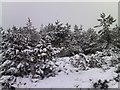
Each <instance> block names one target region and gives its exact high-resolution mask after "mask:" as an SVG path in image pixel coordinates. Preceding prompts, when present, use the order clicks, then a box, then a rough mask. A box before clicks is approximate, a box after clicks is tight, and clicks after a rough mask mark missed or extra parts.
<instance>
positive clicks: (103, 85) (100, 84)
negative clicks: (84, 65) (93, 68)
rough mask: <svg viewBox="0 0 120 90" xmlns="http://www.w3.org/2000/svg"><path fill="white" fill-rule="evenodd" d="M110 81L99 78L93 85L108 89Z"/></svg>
mask: <svg viewBox="0 0 120 90" xmlns="http://www.w3.org/2000/svg"><path fill="white" fill-rule="evenodd" d="M108 83H109V82H108V81H107V80H104V81H103V82H102V81H101V80H98V82H95V83H94V84H93V87H94V88H99V89H107V88H108V87H109V86H108Z"/></svg>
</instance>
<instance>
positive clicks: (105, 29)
mask: <svg viewBox="0 0 120 90" xmlns="http://www.w3.org/2000/svg"><path fill="white" fill-rule="evenodd" d="M100 17H101V18H100V19H98V21H99V22H100V25H97V26H95V27H102V29H101V30H99V31H98V34H99V35H100V39H99V42H100V43H102V44H103V45H104V44H105V45H104V46H103V45H102V46H103V47H102V48H104V49H108V48H110V44H111V43H112V37H111V34H112V33H111V30H110V26H111V25H112V24H113V23H114V22H115V21H116V20H115V19H114V18H113V17H112V16H111V15H108V16H107V17H106V15H105V14H104V13H102V14H101V16H100Z"/></svg>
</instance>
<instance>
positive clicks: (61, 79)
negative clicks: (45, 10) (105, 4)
mask: <svg viewBox="0 0 120 90" xmlns="http://www.w3.org/2000/svg"><path fill="white" fill-rule="evenodd" d="M68 60H69V58H68V57H66V58H62V60H59V62H57V64H59V65H60V66H59V68H61V70H62V71H61V72H60V73H59V74H58V75H56V76H55V77H49V78H45V79H43V80H35V81H36V82H34V83H33V82H31V79H30V78H17V82H16V84H14V85H13V86H15V87H17V88H93V86H92V85H93V83H94V82H97V81H98V80H99V79H101V80H105V79H107V80H108V81H109V84H108V85H109V88H118V83H117V82H115V80H113V78H114V77H116V75H117V74H116V73H115V72H114V70H115V68H114V67H111V68H110V69H108V70H106V71H104V70H102V69H98V68H93V69H89V70H87V71H78V72H76V71H77V70H76V69H75V68H73V67H72V66H71V65H70V63H69V61H68Z"/></svg>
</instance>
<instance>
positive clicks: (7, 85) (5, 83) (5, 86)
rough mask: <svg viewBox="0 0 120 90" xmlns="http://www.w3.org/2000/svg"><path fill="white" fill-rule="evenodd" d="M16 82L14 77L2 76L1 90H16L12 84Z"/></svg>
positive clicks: (0, 79) (0, 81) (0, 80)
mask: <svg viewBox="0 0 120 90" xmlns="http://www.w3.org/2000/svg"><path fill="white" fill-rule="evenodd" d="M14 81H15V78H14V77H13V76H2V77H1V78H0V84H1V90H15V87H13V86H12V83H13V82H14Z"/></svg>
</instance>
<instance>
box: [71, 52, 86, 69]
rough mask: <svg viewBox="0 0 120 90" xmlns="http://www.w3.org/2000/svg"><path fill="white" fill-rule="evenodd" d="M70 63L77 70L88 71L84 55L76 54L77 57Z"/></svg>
mask: <svg viewBox="0 0 120 90" xmlns="http://www.w3.org/2000/svg"><path fill="white" fill-rule="evenodd" d="M70 62H71V64H72V65H73V66H74V67H75V68H79V69H80V70H86V69H87V60H86V58H85V56H84V54H76V55H75V56H73V57H71V59H70Z"/></svg>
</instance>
